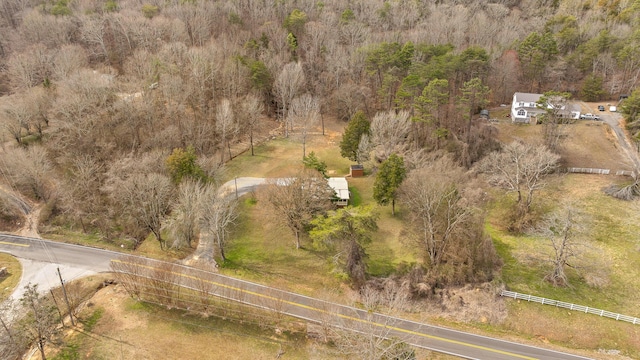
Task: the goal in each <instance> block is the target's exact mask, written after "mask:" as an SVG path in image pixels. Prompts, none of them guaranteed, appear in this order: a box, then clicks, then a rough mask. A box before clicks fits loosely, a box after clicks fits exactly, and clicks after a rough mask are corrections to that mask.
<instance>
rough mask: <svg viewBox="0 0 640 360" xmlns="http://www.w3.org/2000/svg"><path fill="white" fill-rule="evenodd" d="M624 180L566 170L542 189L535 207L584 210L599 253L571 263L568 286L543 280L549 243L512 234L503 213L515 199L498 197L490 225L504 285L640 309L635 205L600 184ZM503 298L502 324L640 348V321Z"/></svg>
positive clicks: (615, 308)
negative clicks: (591, 264)
mask: <svg viewBox="0 0 640 360" xmlns="http://www.w3.org/2000/svg"><path fill="white" fill-rule="evenodd" d="M623 181H625V179H624V178H622V179H621V178H616V177H614V176H601V175H584V174H571V175H566V176H562V177H559V178H556V179H555V180H554V181H553V183H551V184H550V185H549V186H548V187H547V188H545V189H544V190H543V192H541V193H540V196H539V197H538V199H539V203H538V206H537V207H536V208H537V210H538V211H550V210H552V209H554V208H555V207H557V206H558V204H559V203H561V202H562V201H569V200H570V201H572V202H573V203H574V205H575V206H576V207H577V208H579V209H581V211H583V212H584V213H585V214H586V215H587V216H586V219H587V220H586V222H588V224H585V225H587V226H588V227H589V230H588V234H589V235H588V238H589V240H590V248H591V249H590V252H593V253H595V254H597V256H598V258H597V259H594V261H597V262H596V263H597V264H598V266H597V268H592V269H580V270H578V271H574V270H571V269H570V270H569V272H568V274H569V279H570V282H571V286H569V287H554V286H552V285H551V284H550V283H548V282H546V281H544V280H543V278H544V275H545V274H546V273H547V272H548V271H549V264H548V263H546V262H545V261H544V259H545V256H544V255H542V254H543V253H544V252H548V251H549V250H550V249H549V248H548V246H547V245H546V243H545V242H544V240H543V239H539V238H534V237H531V236H527V235H523V234H515V235H514V234H509V233H508V232H507V231H506V228H505V220H504V219H505V212H506V211H508V210H507V209H509V208H510V207H509V203H510V201H512V200H511V199H509V198H508V197H503V198H502V199H499V200H498V202H497V203H496V204H494V208H493V209H492V210H491V212H490V215H489V219H488V223H487V232H488V233H489V234H490V235H491V236H492V238H493V240H494V244H495V245H496V249H497V251H498V253H499V254H500V256H501V258H502V259H503V261H504V266H503V268H502V273H501V281H502V282H504V284H505V286H506V287H507V288H508V289H510V290H512V291H517V292H521V293H525V294H532V295H536V296H541V297H546V298H550V299H557V300H561V301H565V302H569V303H574V304H579V305H584V306H589V307H594V308H599V309H603V310H607V311H612V312H617V313H621V314H624V315H629V316H635V317H640V313H638V310H637V309H638V308H637V304H638V300H640V298H639V296H638V293H640V279H639V278H638V277H637V276H636V274H637V271H636V269H637V266H638V264H640V253H638V249H639V248H640V236H639V235H638V233H639V230H640V225H638V224H637V222H635V219H637V218H638V216H640V208H639V207H638V206H637V204H635V203H633V202H624V201H621V200H617V199H614V198H611V197H609V196H607V195H605V194H604V193H603V192H602V188H603V187H605V186H608V185H609V184H611V183H612V182H623ZM592 256H593V255H592ZM585 274H586V275H587V276H586V277H587V278H589V276H591V279H590V281H587V280H586V279H585V276H584V275H585ZM507 303H508V306H509V307H508V308H509V316H508V317H507V318H506V321H505V322H504V323H503V324H501V325H500V327H501V328H503V330H507V331H513V332H515V333H519V334H522V335H523V336H525V337H530V338H537V339H539V340H541V341H545V342H547V341H550V342H555V343H562V344H564V345H566V346H569V347H574V348H577V349H593V350H598V349H614V350H621V351H622V352H623V353H624V354H626V355H628V356H632V357H638V356H640V336H639V335H640V329H638V326H637V325H635V326H634V325H632V324H629V323H624V322H616V321H615V320H611V319H606V318H600V317H597V316H594V315H589V314H580V313H576V312H572V311H568V310H566V309H558V308H553V307H549V306H543V305H539V304H533V303H527V302H521V301H513V300H508V301H507ZM585 329H589V331H585Z"/></svg>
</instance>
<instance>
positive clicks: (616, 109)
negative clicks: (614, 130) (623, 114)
mask: <svg viewBox="0 0 640 360" xmlns="http://www.w3.org/2000/svg"><path fill="white" fill-rule="evenodd" d="M609 111H611V112H616V111H618V108H617V107H615V106H609Z"/></svg>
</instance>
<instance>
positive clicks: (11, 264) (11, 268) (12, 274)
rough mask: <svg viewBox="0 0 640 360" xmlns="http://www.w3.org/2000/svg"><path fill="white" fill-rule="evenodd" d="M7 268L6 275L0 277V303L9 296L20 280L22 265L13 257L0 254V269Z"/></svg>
mask: <svg viewBox="0 0 640 360" xmlns="http://www.w3.org/2000/svg"><path fill="white" fill-rule="evenodd" d="M2 267H6V268H7V275H5V276H2V277H0V302H3V301H5V300H7V299H8V298H9V296H11V294H12V293H13V291H14V290H15V288H16V287H17V286H18V283H20V278H22V265H20V261H18V259H16V258H15V257H13V256H11V255H9V254H7V253H3V252H0V268H2Z"/></svg>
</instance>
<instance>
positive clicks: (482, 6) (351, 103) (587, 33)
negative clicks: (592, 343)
mask: <svg viewBox="0 0 640 360" xmlns="http://www.w3.org/2000/svg"><path fill="white" fill-rule="evenodd" d="M639 30H640V2H638V1H620V0H599V1H595V0H587V1H584V0H582V1H577V0H554V1H547V0H522V1H518V0H503V1H500V0H497V1H463V0H460V1H453V0H452V1H436V2H428V1H424V2H423V1H411V0H395V1H383V2H373V1H365V0H353V1H332V0H328V1H310V0H273V1H267V0H262V1H251V0H227V1H204V0H201V1H197V0H180V1H177V0H169V1H165V0H163V1H161V0H149V1H137V0H106V1H103V0H57V1H52V0H44V1H41V0H4V1H2V3H1V4H0V94H2V97H0V110H1V111H0V122H1V125H2V136H3V138H2V140H3V151H2V153H1V159H2V162H1V163H0V170H1V171H2V180H3V186H4V187H5V188H6V189H10V191H5V192H3V193H2V197H1V199H0V200H1V201H0V205H1V208H0V212H1V219H2V223H3V227H4V229H5V230H11V229H15V228H17V227H18V224H19V223H20V222H23V221H24V213H23V207H21V204H23V203H24V201H25V200H26V201H27V202H32V203H39V204H42V208H41V212H40V216H39V225H40V226H41V227H42V229H43V230H44V231H55V229H56V228H66V229H70V228H73V229H81V231H82V232H83V233H86V234H96V233H97V234H99V237H100V239H101V241H105V242H111V241H114V240H115V239H128V241H130V244H131V247H132V248H134V249H135V248H136V247H137V246H139V245H140V244H141V242H143V241H144V240H145V239H146V238H147V237H148V236H149V234H150V233H152V234H153V235H154V237H155V238H156V239H157V240H158V242H159V244H160V247H161V248H184V247H192V246H195V244H196V243H197V242H198V239H197V237H198V234H199V233H200V231H202V232H205V233H209V234H210V235H211V236H212V237H213V238H214V239H213V240H212V245H211V246H212V247H210V248H206V249H204V250H203V249H199V250H200V251H205V252H206V253H207V254H208V256H210V257H213V256H214V254H215V256H220V257H221V258H222V260H224V248H223V245H224V243H225V241H226V237H227V236H228V234H227V232H228V230H227V226H228V225H229V224H230V223H232V222H233V217H234V216H235V215H234V211H235V205H234V204H231V203H222V204H216V206H213V207H209V208H207V209H206V210H205V209H203V205H202V204H205V203H211V202H215V200H213V199H214V198H215V189H216V187H217V186H219V185H220V184H221V182H223V181H226V180H228V178H227V177H226V175H225V163H226V162H228V161H229V160H231V159H232V158H233V157H234V156H236V155H237V154H238V151H237V150H232V149H237V147H238V146H241V147H243V148H244V149H246V150H247V151H251V153H252V154H253V151H254V149H253V147H254V142H255V141H257V140H256V139H257V138H258V137H259V136H263V137H264V135H265V134H266V133H267V132H270V134H277V135H276V136H279V137H292V138H294V137H295V138H296V139H297V141H301V142H302V144H303V147H304V144H305V141H306V139H307V138H308V134H309V132H310V131H311V129H314V128H318V127H320V126H322V129H323V131H324V121H325V120H326V119H332V120H334V121H340V122H344V124H345V125H346V130H345V136H344V137H343V141H342V143H341V152H342V155H343V156H344V157H345V158H349V159H350V160H352V161H357V162H359V163H366V164H367V166H368V167H369V168H372V169H374V170H375V169H377V170H379V171H380V172H379V174H386V175H385V176H391V178H392V177H393V176H398V177H397V178H395V180H394V179H391V178H387V179H386V180H389V179H391V180H389V181H388V182H387V183H386V185H376V188H375V189H374V197H375V198H376V200H377V201H378V203H380V204H382V205H384V204H392V206H394V210H395V201H396V199H402V201H403V203H404V204H405V206H407V207H408V208H410V209H411V212H412V214H413V215H412V218H411V219H409V220H408V221H411V222H412V224H413V225H415V226H412V227H411V228H414V229H422V230H423V234H422V235H420V234H419V231H414V232H415V233H414V234H409V233H411V231H408V233H407V237H409V238H411V239H414V240H415V242H416V244H417V245H418V246H422V247H424V249H423V250H424V258H425V261H426V263H428V264H430V267H429V268H426V269H425V268H418V269H414V270H415V272H414V273H413V274H414V275H415V276H414V277H413V278H412V279H414V280H415V281H414V283H412V286H415V289H414V290H415V293H416V294H419V293H424V294H428V293H429V292H430V291H433V289H434V288H435V287H439V286H441V285H443V284H447V283H464V282H467V281H485V280H490V279H491V277H492V275H491V272H492V270H491V269H493V268H494V267H495V266H497V265H498V264H499V262H500V261H499V259H498V258H497V256H496V254H495V251H494V250H493V246H492V245H491V241H490V240H488V238H487V237H486V235H485V234H483V221H484V220H483V216H484V215H483V212H482V211H481V209H482V206H483V204H482V200H481V199H480V198H481V194H479V193H478V191H477V190H476V189H478V186H476V184H475V183H474V182H475V181H477V179H476V178H475V177H474V176H473V175H470V170H473V171H476V172H484V173H486V174H488V175H489V177H490V178H489V181H490V182H491V183H492V184H494V185H496V186H498V187H502V188H504V189H506V190H507V191H515V192H517V194H518V197H517V204H516V207H517V211H515V212H514V213H515V215H514V216H513V219H512V223H511V225H512V229H513V230H514V231H520V230H522V229H523V228H524V226H525V225H528V221H530V219H529V217H528V214H529V212H530V209H531V203H532V200H533V195H534V193H535V192H536V191H537V190H538V189H539V188H541V184H540V183H539V182H538V181H539V178H540V177H541V176H543V175H545V174H547V173H549V172H551V171H553V169H554V167H555V164H556V163H557V161H558V160H559V156H558V155H556V154H554V153H553V150H554V149H550V150H547V149H546V148H545V147H544V146H541V147H531V146H529V145H525V144H513V145H509V146H506V147H504V148H503V146H502V145H501V144H500V143H499V142H498V141H497V139H496V129H495V128H494V127H493V126H492V125H491V124H490V123H488V122H486V121H481V120H479V118H478V115H477V114H478V113H479V111H480V110H481V109H484V108H487V107H489V106H494V107H495V106H499V105H501V104H509V103H510V101H511V98H512V96H513V93H514V92H536V93H543V92H544V93H548V92H552V94H563V96H564V97H565V98H569V97H573V98H576V99H581V100H584V101H600V100H606V99H617V98H618V96H620V95H621V94H632V97H631V98H632V99H633V98H634V96H635V97H639V98H640V96H638V95H637V94H636V93H635V92H634V91H635V89H636V87H637V85H638V84H637V83H638V80H639V79H638V76H639V75H640V66H639V65H640V63H639V62H640V60H639V59H640V56H638V55H640V35H639V34H640V32H639ZM633 116H635V113H634V115H633ZM320 123H321V124H322V125H321V124H320ZM358 124H359V125H358ZM501 148H503V150H502V152H497V150H500V149H501ZM234 151H235V152H234ZM508 154H518V156H523V157H527V156H529V157H530V158H531V159H534V160H535V161H534V160H531V161H532V163H533V162H535V163H536V166H537V167H536V168H535V169H533V170H532V169H531V168H527V169H524V170H523V171H528V173H527V174H526V175H524V177H525V178H526V179H527V181H528V180H531V182H527V183H522V182H521V179H515V180H514V179H508V178H506V179H505V178H504V177H503V178H500V177H499V176H498V175H496V174H498V173H499V172H500V166H501V164H504V162H505V161H508V160H506V159H507V158H508ZM302 155H303V156H301V160H302V159H303V157H304V159H305V162H310V163H311V167H314V168H316V169H318V170H322V162H321V161H319V160H318V159H315V158H313V157H311V158H309V157H308V156H307V155H309V156H313V155H314V154H306V151H305V150H303V152H302ZM301 164H302V162H301ZM525 165H526V164H525ZM398 169H402V171H401V172H398V171H399V170H398ZM434 174H435V175H434ZM405 175H406V176H405ZM493 175H495V176H494V177H491V176H493ZM305 176H307V175H304V174H301V175H300V179H302V180H304V179H305ZM405 177H406V179H405ZM425 178H428V181H426V182H425V181H423V180H424V179H425ZM309 179H313V176H310V177H308V180H309ZM302 180H301V181H302ZM392 180H393V181H392ZM403 181H404V182H403ZM400 183H402V184H403V185H402V186H400V185H399V184H400ZM389 184H394V185H389ZM389 186H391V189H390V188H389ZM312 187H313V186H312ZM396 189H397V190H398V191H397V192H396V191H395V190H396ZM474 191H475V192H474ZM16 194H20V195H19V196H16ZM278 196H283V195H281V194H280V195H279V194H276V192H273V193H271V194H268V195H267V196H266V200H267V201H266V202H268V203H271V204H272V206H274V208H276V209H277V208H278V206H279V205H278V201H280V202H282V201H281V200H278ZM287 196H294V195H291V194H289V195H287ZM420 200H422V202H420ZM307 201H308V202H307V203H306V204H307V207H306V208H305V209H297V210H296V209H293V212H294V213H296V212H297V213H299V214H298V215H296V216H297V218H296V216H291V217H287V211H289V214H290V213H291V211H292V209H282V206H281V209H280V210H281V211H282V213H283V216H282V218H283V221H286V222H287V224H286V225H287V226H289V227H290V228H291V229H292V230H293V231H294V233H295V235H296V238H297V239H298V241H299V236H300V234H303V235H305V236H309V237H311V238H314V239H316V240H317V241H318V242H320V243H322V242H323V241H324V243H325V245H326V244H330V243H331V241H330V239H331V238H332V236H336V235H335V234H333V235H331V234H329V233H328V232H326V231H325V232H323V231H322V229H323V228H324V229H325V230H326V229H329V228H331V227H332V226H334V225H336V224H329V223H325V224H323V223H322V221H321V220H322V219H316V220H313V219H312V218H313V217H314V216H315V215H317V214H318V213H324V212H326V211H327V209H328V208H323V207H318V208H317V209H315V208H313V207H312V206H310V205H309V204H311V203H313V200H309V199H307ZM443 204H446V206H447V207H444V206H445V205H443ZM438 206H443V207H438ZM312 208H313V209H312ZM303 210H304V211H307V212H309V211H311V210H313V211H316V213H313V214H307V213H305V214H302V212H304V211H303ZM443 212H444V213H446V214H447V215H446V216H444V215H443ZM348 215H349V216H353V221H359V220H357V219H358V216H361V215H362V214H357V213H353V214H346V213H341V214H340V212H339V211H338V213H337V214H335V218H333V219H337V218H338V217H340V216H342V217H343V218H344V217H348ZM365 215H366V214H365ZM363 216H364V215H363ZM431 216H435V217H436V218H437V219H436V220H433V221H432V222H430V223H425V222H424V219H426V218H430V217H431ZM285 219H286V220H285ZM326 219H327V218H325V220H326ZM329 219H331V218H329ZM438 219H439V220H438ZM327 221H328V220H327ZM313 224H315V225H314V226H315V230H311V231H310V229H311V228H312V227H313V226H312V225H313ZM463 224H464V225H463ZM425 232H427V233H430V234H431V235H430V236H426V237H425V235H424V234H425ZM354 236H355V235H354ZM421 236H422V238H421ZM364 238H366V236H365V237H364ZM364 238H363V239H364ZM449 239H456V241H451V242H450V241H449ZM359 241H360V240H359V238H357V236H356V237H355V238H354V239H353V242H352V243H350V244H351V245H349V246H350V248H349V249H350V250H349V251H350V253H349V254H350V255H349V256H348V258H347V259H346V260H345V263H344V264H343V265H344V267H345V271H346V273H347V275H348V277H349V278H350V280H351V281H352V282H353V283H354V284H355V285H358V284H361V283H362V282H363V281H364V280H365V278H366V273H365V272H364V270H363V268H362V267H361V265H362V264H361V262H360V261H361V259H360V257H361V255H362V253H361V252H362V251H361V250H362V249H360V248H359V246H360V245H358V242H359ZM214 244H215V245H214ZM445 244H446V245H445ZM334 245H335V244H334ZM298 246H299V243H298ZM460 249H464V250H465V251H463V252H461V251H460ZM359 259H360V260H359ZM561 265H563V266H564V263H562V264H561ZM439 266H442V267H444V268H443V269H439V270H438V271H435V272H433V271H432V270H433V269H437V268H438V267H439ZM424 272H426V274H425V273H424ZM556 275H557V277H555V278H554V279H553V282H554V283H557V284H560V285H562V284H564V282H565V281H566V279H564V278H562V276H563V274H556ZM556 275H554V276H556ZM412 281H413V280H412Z"/></svg>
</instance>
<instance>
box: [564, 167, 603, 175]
mask: <svg viewBox="0 0 640 360" xmlns="http://www.w3.org/2000/svg"><path fill="white" fill-rule="evenodd" d="M567 172H570V173H581V174H600V175H609V173H611V170H609V169H594V168H574V167H570V168H567Z"/></svg>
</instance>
